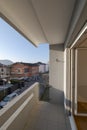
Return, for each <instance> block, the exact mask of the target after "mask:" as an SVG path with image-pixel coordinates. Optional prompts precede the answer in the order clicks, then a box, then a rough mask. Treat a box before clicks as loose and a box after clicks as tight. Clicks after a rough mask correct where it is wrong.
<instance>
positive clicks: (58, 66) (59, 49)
mask: <svg viewBox="0 0 87 130" xmlns="http://www.w3.org/2000/svg"><path fill="white" fill-rule="evenodd" d="M49 84H50V86H52V87H54V88H56V89H58V90H61V91H63V90H64V87H63V86H64V51H63V45H50V65H49Z"/></svg>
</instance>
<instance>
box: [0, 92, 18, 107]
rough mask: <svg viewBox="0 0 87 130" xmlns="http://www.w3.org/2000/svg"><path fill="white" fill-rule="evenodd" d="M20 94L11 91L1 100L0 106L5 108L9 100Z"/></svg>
mask: <svg viewBox="0 0 87 130" xmlns="http://www.w3.org/2000/svg"><path fill="white" fill-rule="evenodd" d="M16 96H18V94H17V93H11V94H9V95H7V96H6V97H5V98H4V99H3V100H2V101H1V102H0V108H3V107H4V106H5V105H6V104H7V103H8V102H10V101H11V100H12V99H13V98H15V97H16Z"/></svg>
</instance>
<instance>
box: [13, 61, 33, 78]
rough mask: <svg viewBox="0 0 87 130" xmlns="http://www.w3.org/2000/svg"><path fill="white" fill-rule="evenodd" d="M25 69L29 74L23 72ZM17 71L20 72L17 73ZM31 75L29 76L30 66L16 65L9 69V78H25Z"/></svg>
mask: <svg viewBox="0 0 87 130" xmlns="http://www.w3.org/2000/svg"><path fill="white" fill-rule="evenodd" d="M25 68H28V69H29V72H27V73H25V72H24V69H25ZM18 70H19V71H20V72H18ZM31 75H32V74H31V67H30V66H27V65H24V64H20V63H17V64H13V65H12V67H11V76H12V77H26V76H31Z"/></svg>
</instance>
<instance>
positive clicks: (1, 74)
mask: <svg viewBox="0 0 87 130" xmlns="http://www.w3.org/2000/svg"><path fill="white" fill-rule="evenodd" d="M9 77H10V66H6V65H3V64H1V63H0V78H9Z"/></svg>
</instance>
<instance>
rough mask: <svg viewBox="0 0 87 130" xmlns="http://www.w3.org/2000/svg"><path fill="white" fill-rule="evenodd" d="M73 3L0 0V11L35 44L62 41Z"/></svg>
mask: <svg viewBox="0 0 87 130" xmlns="http://www.w3.org/2000/svg"><path fill="white" fill-rule="evenodd" d="M76 3H77V2H76V0H0V15H1V17H2V18H3V19H5V20H6V21H7V22H8V23H9V24H10V25H11V26H13V27H14V28H15V29H16V30H17V31H18V32H20V33H21V34H22V35H23V36H25V37H26V38H27V39H28V40H29V41H30V42H32V43H33V44H34V45H35V46H38V44H39V43H49V44H63V43H64V42H65V40H66V39H67V38H66V36H67V37H68V33H67V32H68V30H69V29H70V27H71V26H70V25H71V24H70V23H71V20H72V16H73V12H74V13H75V11H74V9H75V6H76ZM73 24H74V23H73Z"/></svg>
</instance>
